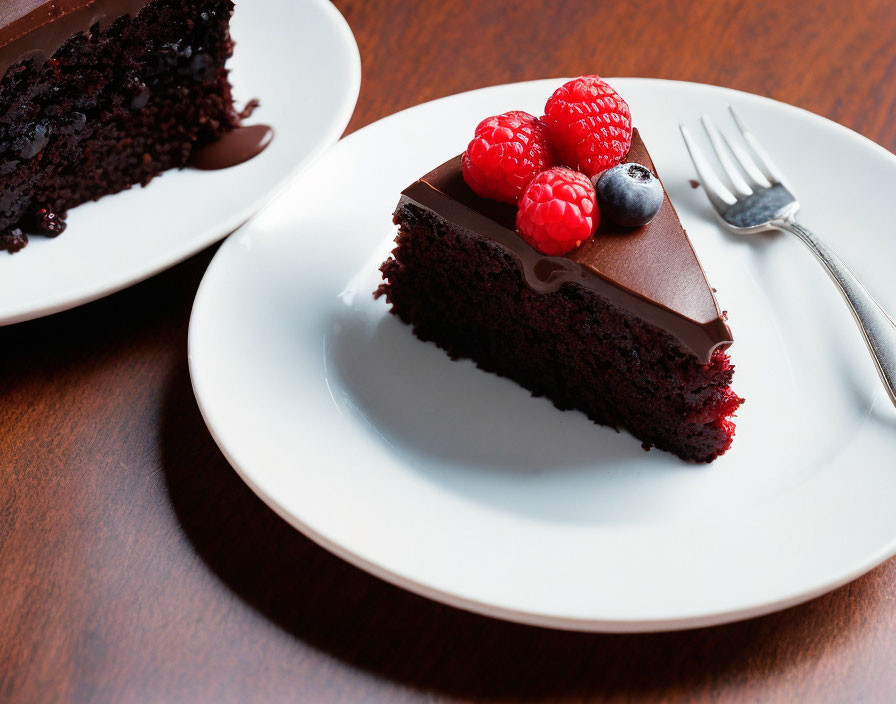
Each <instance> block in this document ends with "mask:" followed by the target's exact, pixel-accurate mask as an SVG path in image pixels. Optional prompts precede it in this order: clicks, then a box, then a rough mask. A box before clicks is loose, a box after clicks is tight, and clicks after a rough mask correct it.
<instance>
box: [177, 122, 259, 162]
mask: <svg viewBox="0 0 896 704" xmlns="http://www.w3.org/2000/svg"><path fill="white" fill-rule="evenodd" d="M273 138H274V128H273V127H269V126H268V125H249V126H247V127H237V128H235V129H233V130H231V131H230V132H227V133H225V134H224V135H222V136H221V138H220V139H218V140H217V141H215V142H212V143H211V144H206V145H205V146H203V147H199V149H196V150H195V151H194V152H193V154H192V155H191V156H190V166H192V167H193V168H194V169H202V170H203V171H214V170H217V169H227V168H230V167H231V166H236V165H237V164H242V163H243V162H244V161H249V159H252V158H254V157H256V156H258V155H259V154H261V153H262V152H263V151H264V150H265V149H267V148H268V145H269V144H270V143H271V140H272V139H273Z"/></svg>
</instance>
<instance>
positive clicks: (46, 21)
mask: <svg viewBox="0 0 896 704" xmlns="http://www.w3.org/2000/svg"><path fill="white" fill-rule="evenodd" d="M149 2H150V0H0V77H2V75H3V74H5V73H6V71H7V69H8V68H9V67H10V66H12V65H13V64H16V63H18V62H19V61H22V60H24V59H35V60H38V61H45V60H46V59H48V58H49V57H51V56H52V55H53V54H54V53H56V50H57V49H59V47H61V46H62V45H63V44H64V43H65V42H66V41H67V40H68V39H69V38H70V37H71V36H72V35H74V34H77V33H78V32H86V31H87V30H89V29H90V28H91V27H92V26H93V25H94V24H97V23H99V25H100V28H101V29H105V28H106V27H107V26H108V25H109V24H111V23H112V22H113V21H114V20H116V19H118V18H119V17H122V16H124V15H130V16H131V17H133V16H135V15H136V14H137V13H138V12H140V10H141V9H142V8H143V6H144V5H148V4H149Z"/></svg>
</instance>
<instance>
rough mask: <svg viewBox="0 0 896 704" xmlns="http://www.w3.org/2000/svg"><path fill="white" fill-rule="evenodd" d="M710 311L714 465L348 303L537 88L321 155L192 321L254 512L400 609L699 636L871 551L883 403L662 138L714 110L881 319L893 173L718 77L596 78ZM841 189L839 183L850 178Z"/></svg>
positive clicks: (774, 255)
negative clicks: (387, 588)
mask: <svg viewBox="0 0 896 704" xmlns="http://www.w3.org/2000/svg"><path fill="white" fill-rule="evenodd" d="M612 82H613V83H614V84H615V86H616V87H617V88H618V90H619V91H620V93H621V94H622V95H623V97H625V98H626V99H627V100H628V101H629V103H630V104H631V108H632V114H633V116H634V121H635V124H636V125H637V126H638V127H639V128H640V130H641V133H642V135H643V136H644V139H645V141H646V143H647V145H648V147H649V148H650V150H651V153H652V155H653V157H654V159H655V161H656V164H657V168H658V170H659V172H660V175H661V176H662V178H663V180H664V181H665V184H666V187H667V188H668V191H669V194H670V197H671V198H672V200H673V202H674V203H675V205H676V207H677V209H678V211H679V213H680V215H681V218H682V220H683V221H684V225H685V227H686V228H687V229H688V231H689V233H690V235H691V238H692V240H693V242H694V245H695V247H696V249H697V252H698V254H699V256H700V258H701V260H702V262H703V264H704V266H705V268H706V270H707V272H708V277H709V280H710V282H711V283H712V285H714V286H715V287H717V288H718V291H719V293H718V297H719V301H720V302H721V305H722V306H723V307H724V308H726V309H727V310H728V311H729V313H730V321H731V327H732V329H733V331H734V335H735V339H736V342H735V344H734V347H733V348H732V356H733V359H734V361H735V364H736V365H737V372H736V374H735V381H734V388H735V389H736V390H737V391H738V392H739V393H740V394H741V395H742V396H744V397H746V399H747V403H746V405H745V406H744V407H743V409H742V411H741V412H740V413H739V418H738V422H737V437H736V438H735V442H734V446H733V448H732V449H731V450H730V452H729V453H728V454H726V455H725V456H724V457H722V458H721V459H719V460H718V461H717V462H715V463H713V464H711V465H702V466H695V465H690V464H686V463H683V462H681V461H680V460H678V459H677V458H675V457H674V456H672V455H669V454H666V453H663V452H659V451H652V452H649V453H648V452H644V451H643V450H642V449H641V446H640V444H639V443H638V442H637V441H636V440H635V439H633V438H632V437H631V436H629V435H628V434H626V433H621V434H617V433H615V432H613V431H612V430H609V429H607V428H603V427H600V426H597V425H594V424H593V423H591V422H589V421H588V420H587V419H586V418H585V417H584V416H583V415H581V414H579V413H569V412H567V413H563V412H560V411H558V410H556V409H555V408H554V407H553V406H552V405H551V404H550V403H549V402H547V401H545V400H544V399H535V398H532V397H530V396H529V394H528V393H527V392H525V391H524V390H523V389H521V388H520V387H518V386H517V385H515V384H513V383H512V382H509V381H507V380H504V379H501V378H498V377H496V376H493V375H490V374H486V373H484V372H481V371H479V370H477V369H476V368H475V367H474V366H473V365H472V364H471V363H470V362H468V361H463V362H459V363H455V362H451V361H450V360H449V359H448V358H447V356H446V355H445V354H444V353H443V352H441V351H440V350H438V349H437V348H436V347H434V346H433V345H431V344H424V343H422V342H420V341H418V340H417V339H416V338H415V337H414V336H413V335H412V334H411V332H410V330H409V329H408V328H407V327H406V326H404V325H402V324H401V323H400V322H398V321H397V320H396V319H395V318H394V317H393V316H391V315H389V314H388V312H387V307H386V304H385V303H384V302H383V301H376V302H375V301H374V300H373V298H372V297H371V292H372V291H373V290H374V288H375V287H376V286H377V284H378V283H379V280H380V276H379V272H378V271H377V268H378V266H379V264H380V262H381V261H382V260H383V259H384V258H385V257H386V256H387V255H388V252H389V250H390V249H391V241H392V239H393V237H394V234H395V228H394V226H393V225H392V224H391V213H392V211H393V209H394V207H395V203H396V202H397V200H398V194H399V192H400V191H401V189H402V188H404V187H405V186H407V185H408V184H409V183H411V182H412V181H413V180H414V179H415V178H417V177H418V176H420V175H421V174H423V173H425V172H427V171H428V170H429V169H430V168H432V167H433V166H434V165H436V164H439V163H441V162H442V161H443V160H445V159H447V158H448V157H450V156H452V155H454V154H456V153H458V152H459V151H461V150H462V149H463V148H464V146H465V144H466V142H467V140H468V139H469V137H470V135H471V134H472V131H473V128H474V126H475V125H476V123H477V122H478V121H479V120H480V119H481V118H482V117H484V116H487V115H491V114H495V113H498V112H502V111H505V110H509V109H524V110H529V111H530V112H533V113H535V114H540V110H541V108H542V106H543V105H544V101H545V99H546V98H547V96H548V95H549V94H550V93H551V91H552V90H553V89H554V88H556V87H557V86H558V85H559V84H560V81H559V80H551V81H538V82H532V83H522V84H516V85H508V86H500V87H495V88H488V89H483V90H480V91H474V92H471V93H466V94H463V95H457V96H453V97H451V98H446V99H443V100H439V101H436V102H433V103H428V104H426V105H421V106H418V107H416V108H413V109H411V110H407V111H405V112H402V113H399V114H397V115H394V116H392V117H389V118H387V119H385V120H382V121H380V122H378V123H376V124H374V125H371V126H369V127H367V128H365V129H363V130H361V131H359V132H358V133H355V134H353V135H351V136H350V137H348V138H347V139H345V140H343V141H342V142H341V143H339V144H337V145H336V146H335V147H334V148H333V149H332V150H331V151H330V152H329V153H328V154H327V155H326V156H325V157H324V158H322V159H321V160H320V161H319V162H317V163H316V164H315V165H314V166H313V167H312V168H311V169H310V170H309V171H308V172H307V173H305V174H304V175H303V176H302V177H301V178H300V179H299V180H298V181H297V182H296V183H295V184H294V185H293V186H292V187H291V188H290V189H289V191H288V192H286V193H285V194H284V195H283V196H282V197H280V198H279V199H278V200H277V201H276V202H275V203H272V204H271V206H270V207H269V208H267V209H266V210H265V211H264V212H263V213H262V214H261V215H260V216H259V217H258V218H257V219H255V220H254V221H253V222H251V223H249V224H248V225H247V226H246V227H245V228H243V229H242V230H241V231H240V232H238V233H237V234H236V235H234V236H233V237H232V238H231V239H230V240H228V242H226V243H225V245H224V246H223V247H222V248H221V250H220V251H219V252H218V254H217V256H216V257H215V259H214V261H213V262H212V264H211V266H210V267H209V270H208V273H207V274H206V277H205V279H204V280H203V283H202V286H201V287H200V290H199V293H198V296H197V299H196V303H195V308H194V312H193V319H192V322H191V327H190V368H191V371H192V375H193V383H194V388H195V391H196V396H197V398H198V400H199V404H200V407H201V409H202V412H203V414H204V416H205V419H206V421H207V423H208V425H209V428H210V429H211V431H212V433H213V435H214V436H215V438H216V440H217V442H218V443H219V445H220V447H221V448H222V450H223V451H224V453H225V454H226V455H227V457H228V458H229V460H230V461H231V462H232V464H233V465H234V467H236V469H237V471H239V473H240V474H241V476H242V477H243V478H244V479H245V480H246V482H247V483H248V484H249V485H250V486H251V487H252V488H253V489H254V490H255V491H256V492H257V493H258V494H259V495H260V496H261V497H262V498H263V499H264V500H265V501H267V502H268V503H269V504H270V505H271V506H272V507H273V508H274V509H275V510H276V511H278V513H280V515H282V516H283V517H284V518H286V519H287V520H288V521H290V522H291V523H292V524H293V525H295V526H296V527H297V528H299V529H300V530H302V531H303V532H305V533H306V534H308V535H309V536H311V537H312V538H313V539H314V540H316V541H318V542H319V543H321V544H322V545H324V546H325V547H327V548H328V549H330V550H332V551H333V552H335V553H336V554H338V555H340V556H342V557H343V558H345V559H347V560H349V561H351V562H353V563H354V564H356V565H359V566H360V567H362V568H364V569H367V570H369V571H370V572H372V573H374V574H376V575H379V576H380V577H383V578H384V579H387V580H389V581H391V582H394V583H396V584H399V585H401V586H404V587H406V588H408V589H411V590H413V591H415V592H418V593H421V594H424V595H427V596H429V597H432V598H434V599H438V600H441V601H444V602H447V603H449V604H453V605H456V606H460V607H463V608H466V609H470V610H473V611H477V612H481V613H485V614H489V615H492V616H497V617H502V618H507V619H512V620H516V621H523V622H526V623H533V624H540V625H546V626H555V627H560V628H569V629H579V630H600V631H646V630H660V629H674V628H684V627H690V626H699V625H707V624H715V623H722V622H725V621H731V620H734V619H739V618H745V617H747V616H752V615H757V614H761V613H766V612H768V611H772V610H774V609H779V608H783V607H785V606H787V605H790V604H794V603H797V602H800V601H803V600H806V599H808V598H810V597H812V596H814V595H817V594H820V593H822V592H824V591H826V590H829V589H831V588H833V587H835V586H837V585H839V584H842V583H844V582H846V581H848V580H849V579H852V578H854V577H856V576H857V575H859V574H861V573H863V572H865V571H866V570H868V569H870V568H871V567H873V566H874V565H876V564H878V563H880V562H881V561H882V560H884V559H885V558H887V557H888V556H890V555H892V554H893V553H894V551H896V512H894V511H893V510H892V497H893V496H896V472H894V471H893V470H894V465H893V457H894V456H896V412H894V409H893V408H892V407H891V406H890V405H889V403H888V402H887V399H886V397H885V396H884V395H883V394H882V392H881V391H880V389H879V381H878V379H877V375H876V374H875V371H874V368H873V366H872V364H871V362H870V360H869V359H868V355H867V352H866V351H865V349H864V347H863V344H862V341H861V339H860V337H859V335H858V333H857V331H856V329H855V325H854V323H853V321H852V319H851V317H850V314H849V313H848V311H847V309H846V308H845V307H844V305H843V303H842V302H841V301H840V299H839V296H838V294H837V292H836V290H835V289H834V287H833V286H832V285H831V283H830V282H829V281H828V279H827V277H826V276H825V274H824V272H823V271H822V270H821V269H820V268H819V267H818V265H817V264H816V263H815V262H814V261H813V260H812V257H811V255H810V254H809V253H808V252H806V251H804V249H803V248H802V246H801V245H800V244H799V243H798V242H796V241H793V240H791V239H788V238H786V237H764V238H757V239H754V240H746V239H738V238H736V237H733V236H729V235H727V234H725V233H723V232H722V231H721V230H720V229H719V228H718V227H717V225H716V224H715V222H714V220H713V219H712V217H711V214H710V211H709V208H708V205H707V203H706V202H705V195H704V194H703V193H702V192H701V191H700V190H693V189H691V188H690V186H689V185H688V182H689V180H690V179H691V178H692V177H693V172H692V167H691V165H690V163H689V160H688V157H687V153H686V151H685V149H684V146H683V144H682V143H681V139H680V136H679V134H678V122H679V121H685V122H688V123H696V121H697V120H698V119H699V116H700V115H701V114H702V113H704V112H708V113H711V114H714V115H716V116H717V117H718V119H719V120H720V121H721V120H723V119H724V118H725V105H726V103H729V102H730V103H732V104H733V105H734V106H735V107H736V108H737V109H738V111H739V112H740V113H741V114H742V115H743V116H744V118H745V119H746V120H747V121H748V122H749V124H750V125H751V126H752V128H753V129H754V131H756V132H757V133H758V135H759V137H760V139H761V141H762V142H763V144H765V145H766V146H767V147H768V149H769V151H770V152H771V153H772V154H773V155H774V157H775V159H776V160H777V161H778V163H779V164H780V165H781V166H782V168H783V169H784V170H785V172H786V173H787V175H788V176H789V177H790V180H791V182H792V185H793V187H794V189H795V191H796V193H797V194H798V195H799V197H800V199H801V201H802V202H803V207H804V213H805V217H804V219H805V222H806V224H807V225H809V226H810V227H812V228H813V229H816V230H817V231H818V232H819V233H821V234H822V236H824V237H825V238H827V239H828V240H829V241H830V243H831V244H832V245H834V246H835V247H836V248H838V249H839V250H840V251H841V252H842V254H843V256H844V258H845V259H846V260H847V261H848V262H849V263H850V264H851V265H852V266H853V267H854V269H855V270H856V272H857V273H858V274H860V275H861V277H862V278H863V279H864V280H865V281H866V282H867V284H868V286H869V287H870V288H871V289H872V290H873V291H875V292H877V293H878V294H879V295H880V296H881V298H882V303H884V304H885V305H886V306H888V307H889V308H890V309H891V310H893V309H896V291H894V289H893V288H892V285H891V284H890V281H891V279H890V276H891V272H890V267H889V264H888V262H892V261H896V238H894V237H892V236H891V232H892V224H891V219H892V218H891V215H890V213H888V212H886V208H884V207H881V204H883V203H888V202H889V200H888V199H889V193H888V187H889V186H888V185H889V184H892V183H894V182H896V158H894V157H893V156H892V155H891V154H889V153H888V152H886V151H885V150H883V149H881V148H880V147H878V146H876V145H874V144H872V143H871V142H869V141H867V140H865V139H864V138H862V137H860V136H858V135H856V134H855V133H853V132H851V131H849V130H847V129H845V128H843V127H840V126H838V125H835V124H833V123H831V122H829V121H827V120H824V119H822V118H819V117H817V116H814V115H811V114H809V113H806V112H804V111H801V110H798V109H795V108H793V107H789V106H786V105H782V104H780V103H776V102H773V101H770V100H766V99H763V98H759V97H756V96H751V95H746V94H743V93H738V92H734V91H730V90H725V89H721V88H716V87H711V86H703V85H695V84H687V83H677V82H668V81H658V80H645V79H617V80H614V81H612ZM860 175H861V178H859V176H860Z"/></svg>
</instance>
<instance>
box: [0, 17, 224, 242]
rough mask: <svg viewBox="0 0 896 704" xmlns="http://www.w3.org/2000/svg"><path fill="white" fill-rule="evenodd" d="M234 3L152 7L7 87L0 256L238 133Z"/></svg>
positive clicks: (13, 74)
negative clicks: (229, 67) (230, 64)
mask: <svg viewBox="0 0 896 704" xmlns="http://www.w3.org/2000/svg"><path fill="white" fill-rule="evenodd" d="M232 12H233V3H232V2H231V0H152V2H149V3H148V4H146V5H145V7H143V8H142V10H140V12H139V14H136V16H135V17H133V18H132V17H130V16H128V15H124V16H122V17H119V18H117V19H115V20H114V21H112V22H111V23H110V24H108V26H101V25H100V24H99V23H95V24H94V25H93V26H92V27H91V28H90V29H89V30H88V31H87V32H86V33H85V32H78V33H76V34H75V35H73V36H72V37H71V38H69V39H68V40H67V41H65V42H64V43H63V44H62V45H61V46H60V47H59V48H58V50H56V51H55V53H53V55H52V57H51V58H49V59H46V60H43V57H40V56H36V57H33V58H27V55H26V58H24V60H22V61H20V62H18V63H15V64H13V65H12V66H10V67H9V69H8V70H7V71H6V74H5V75H4V77H3V79H2V82H0V249H7V250H8V251H10V252H14V251H16V250H18V249H21V247H23V246H24V245H25V244H26V243H27V235H28V234H43V235H48V236H56V235H58V234H59V233H60V232H62V230H63V229H64V227H65V224H64V218H65V213H66V211H67V210H68V209H69V208H71V207H74V206H76V205H78V204H80V203H83V202H85V201H88V200H94V199H97V198H100V197H101V196H103V195H107V194H111V193H116V192H118V191H121V190H123V189H126V188H129V187H130V186H131V185H133V184H138V183H139V184H142V185H145V184H147V183H148V182H149V181H150V180H151V179H152V178H153V177H155V176H157V175H158V174H160V173H161V172H163V171H165V170H167V169H170V168H174V167H182V166H184V165H185V164H186V163H187V160H188V159H189V157H190V154H191V152H192V151H193V149H194V147H195V146H197V145H201V144H205V143H208V142H210V141H213V140H215V139H217V138H218V137H220V136H221V135H222V134H223V133H224V132H226V131H228V130H230V129H232V128H233V127H234V126H236V124H237V123H238V120H237V116H236V114H235V112H234V110H233V100H232V98H231V93H230V84H229V82H228V80H227V72H226V70H225V69H224V64H225V62H226V61H227V59H228V58H229V57H230V55H231V53H232V50H233V44H232V42H231V39H230V33H229V23H230V17H231V14H232ZM126 230H127V223H122V231H123V232H125V231H126Z"/></svg>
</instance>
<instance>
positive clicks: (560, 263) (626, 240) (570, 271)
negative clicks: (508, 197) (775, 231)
mask: <svg viewBox="0 0 896 704" xmlns="http://www.w3.org/2000/svg"><path fill="white" fill-rule="evenodd" d="M460 159H461V157H460V156H457V157H455V158H454V159H451V160H450V161H447V162H445V163H444V164H442V165H441V166H439V167H438V168H436V169H434V170H433V171H431V172H430V173H429V174H427V175H426V176H424V177H423V178H421V179H420V180H419V181H417V182H416V183H414V184H412V185H411V186H409V187H408V188H406V189H405V190H404V191H403V192H402V198H401V202H400V203H399V207H401V206H402V205H403V204H405V203H408V202H410V203H414V204H416V205H419V206H421V207H423V208H426V209H428V210H431V211H432V212H434V213H435V214H436V215H438V216H440V217H441V218H443V219H444V220H446V221H448V222H450V223H451V224H453V225H455V226H458V227H461V228H463V229H465V230H467V231H469V232H471V233H473V234H474V235H478V236H480V237H487V238H488V239H491V240H493V241H495V242H497V243H499V244H501V245H503V246H504V247H505V248H506V249H507V250H509V251H510V252H511V253H512V254H513V255H514V256H515V257H516V259H517V261H518V262H519V265H520V270H521V271H522V274H523V278H524V279H525V281H526V284H527V285H528V286H529V287H530V288H531V289H532V290H534V291H537V292H539V293H549V292H551V291H556V290H557V289H558V288H560V286H562V285H563V284H565V283H577V284H580V285H582V286H584V287H586V288H589V289H592V290H594V291H596V292H597V293H599V294H600V295H602V296H604V297H606V298H608V299H609V300H610V301H611V302H612V303H614V304H615V305H617V306H619V307H621V308H624V309H626V310H629V311H631V312H633V313H635V314H636V315H638V316H639V317H641V318H643V319H644V320H646V321H647V322H649V323H652V324H653V325H656V326H657V327H659V328H662V329H663V330H666V331H667V332H669V333H670V334H672V335H673V336H675V337H676V338H678V339H679V340H680V341H681V342H682V344H683V345H684V346H685V348H686V349H689V350H691V351H692V352H693V353H694V354H695V355H696V356H697V357H698V358H699V359H700V360H701V361H702V362H704V363H705V362H708V361H709V359H710V357H711V356H712V352H713V350H715V349H716V348H717V347H720V346H726V347H727V346H728V345H729V344H731V342H732V341H733V339H734V338H733V337H732V335H731V330H729V329H728V326H727V325H726V324H725V322H724V320H723V319H722V314H721V312H720V310H719V306H718V304H717V303H716V299H715V296H713V293H712V291H711V290H710V287H709V284H708V283H707V281H706V275H705V274H704V272H703V268H702V267H701V266H700V262H699V261H698V259H697V255H696V254H695V253H694V249H693V247H692V246H691V243H690V241H689V240H688V237H687V234H686V233H685V231H684V229H683V228H682V226H681V222H680V221H679V219H678V215H677V214H676V213H675V208H674V207H673V206H672V203H671V201H670V200H669V196H668V195H666V198H665V200H664V201H663V205H662V207H661V208H660V211H659V213H658V214H657V216H656V217H655V218H654V219H653V221H652V222H651V223H650V224H648V225H645V226H644V227H638V228H624V227H620V226H617V225H614V224H613V223H610V222H602V223H601V225H600V227H599V228H598V231H597V234H596V235H595V236H594V237H592V238H591V239H590V240H588V241H587V242H585V243H584V244H582V246H581V247H579V248H577V249H575V250H573V251H572V252H570V253H569V254H567V255H565V256H562V257H548V256H545V255H543V254H540V253H539V252H537V251H536V250H535V249H533V248H532V247H530V246H529V245H528V244H526V242H525V241H523V239H522V238H521V237H520V236H519V235H518V234H517V233H516V231H515V222H516V207H515V206H513V205H509V204H506V203H499V202H497V201H492V200H487V199H485V198H480V197H479V196H477V195H476V194H475V193H473V191H472V190H470V188H469V187H468V186H467V184H466V183H465V182H464V180H463V175H462V173H461V165H460ZM626 161H627V162H637V163H639V164H643V165H644V166H646V167H647V168H649V169H650V170H651V171H653V172H654V173H656V167H655V166H654V165H653V161H652V160H651V158H650V155H649V154H648V152H647V148H646V147H645V146H644V142H643V141H642V140H641V137H640V135H639V134H638V132H637V130H635V133H634V135H633V137H632V146H631V150H630V151H629V153H628V156H627V157H626Z"/></svg>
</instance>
